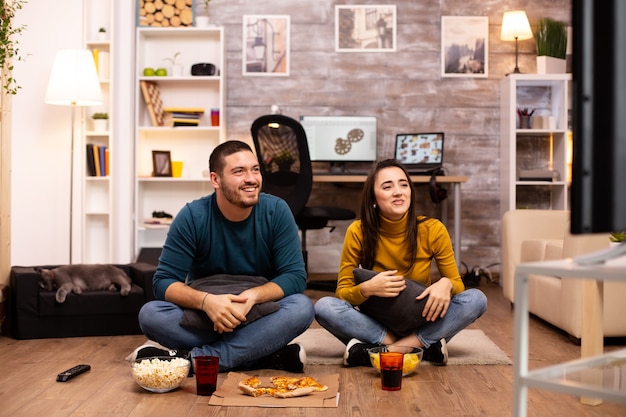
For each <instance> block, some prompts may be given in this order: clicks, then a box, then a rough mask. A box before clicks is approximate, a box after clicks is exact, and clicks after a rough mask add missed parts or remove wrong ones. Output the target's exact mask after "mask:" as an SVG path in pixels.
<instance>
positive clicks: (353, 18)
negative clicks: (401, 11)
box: [335, 4, 397, 52]
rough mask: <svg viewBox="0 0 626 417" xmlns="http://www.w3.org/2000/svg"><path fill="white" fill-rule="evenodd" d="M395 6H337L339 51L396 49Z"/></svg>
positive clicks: (388, 50) (336, 22)
mask: <svg viewBox="0 0 626 417" xmlns="http://www.w3.org/2000/svg"><path fill="white" fill-rule="evenodd" d="M396 45H397V29H396V6H395V5H386V4H385V5H369V4H368V5H358V4H357V5H340V6H335V51H336V52H395V51H396Z"/></svg>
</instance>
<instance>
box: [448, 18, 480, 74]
mask: <svg viewBox="0 0 626 417" xmlns="http://www.w3.org/2000/svg"><path fill="white" fill-rule="evenodd" d="M488 40H489V18H488V17H487V16H442V17H441V76H442V77H477V78H487V59H488V56H489V53H488V45H489V42H488Z"/></svg>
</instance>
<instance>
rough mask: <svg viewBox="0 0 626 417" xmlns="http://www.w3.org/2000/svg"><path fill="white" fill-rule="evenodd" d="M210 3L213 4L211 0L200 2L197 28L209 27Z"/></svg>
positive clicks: (197, 13)
mask: <svg viewBox="0 0 626 417" xmlns="http://www.w3.org/2000/svg"><path fill="white" fill-rule="evenodd" d="M209 3H211V0H202V1H199V2H198V7H197V9H196V26H198V27H207V26H209V22H210V19H209Z"/></svg>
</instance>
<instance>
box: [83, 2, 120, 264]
mask: <svg viewBox="0 0 626 417" xmlns="http://www.w3.org/2000/svg"><path fill="white" fill-rule="evenodd" d="M83 10H84V19H83V21H84V26H83V40H84V47H85V48H87V49H89V50H91V51H92V52H94V57H95V56H96V55H97V56H98V59H97V61H96V62H97V68H98V75H99V78H100V86H101V88H102V98H103V104H102V105H101V106H94V107H87V108H83V110H82V112H83V113H82V117H83V120H85V130H84V136H83V141H82V143H81V146H80V148H79V149H76V155H80V159H81V161H82V163H81V164H80V166H81V167H82V169H81V171H80V172H81V173H82V176H81V177H82V179H83V180H82V185H83V187H82V197H83V198H82V211H81V212H82V219H81V221H82V227H81V230H82V234H81V242H82V244H81V245H80V248H81V254H80V256H79V257H78V258H75V259H80V262H82V263H110V262H111V261H112V257H113V248H112V246H113V221H114V219H113V201H112V199H113V194H114V193H113V190H112V187H113V178H112V177H113V175H114V170H113V169H109V174H108V175H102V176H89V175H88V172H87V159H86V146H87V144H95V145H97V146H99V147H106V148H107V149H108V151H109V155H111V154H112V153H113V152H114V151H115V147H114V140H113V135H112V133H111V132H112V126H113V123H114V122H115V120H114V117H113V114H112V108H111V103H112V101H113V94H114V87H113V86H114V80H113V71H112V68H113V61H112V60H113V47H112V45H113V42H112V36H113V35H114V19H113V16H114V0H84V1H83ZM100 28H104V29H105V31H106V32H105V33H104V34H100ZM94 113H108V115H109V119H108V126H107V128H106V129H105V130H95V129H94V127H93V124H92V118H91V115H92V114H94ZM110 160H111V158H110Z"/></svg>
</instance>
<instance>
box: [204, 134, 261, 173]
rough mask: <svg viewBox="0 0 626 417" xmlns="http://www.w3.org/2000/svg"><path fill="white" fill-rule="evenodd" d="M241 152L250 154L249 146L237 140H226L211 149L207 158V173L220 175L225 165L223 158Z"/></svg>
mask: <svg viewBox="0 0 626 417" xmlns="http://www.w3.org/2000/svg"><path fill="white" fill-rule="evenodd" d="M241 151H248V152H252V148H250V145H248V144H247V143H245V142H241V141H239V140H228V141H226V142H224V143H221V144H219V145H218V146H217V147H216V148H215V149H213V152H211V156H210V157H209V171H211V172H216V173H217V174H219V175H222V174H223V173H224V166H225V165H226V163H225V162H224V158H226V157H227V156H228V155H232V154H234V153H237V152H241Z"/></svg>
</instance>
